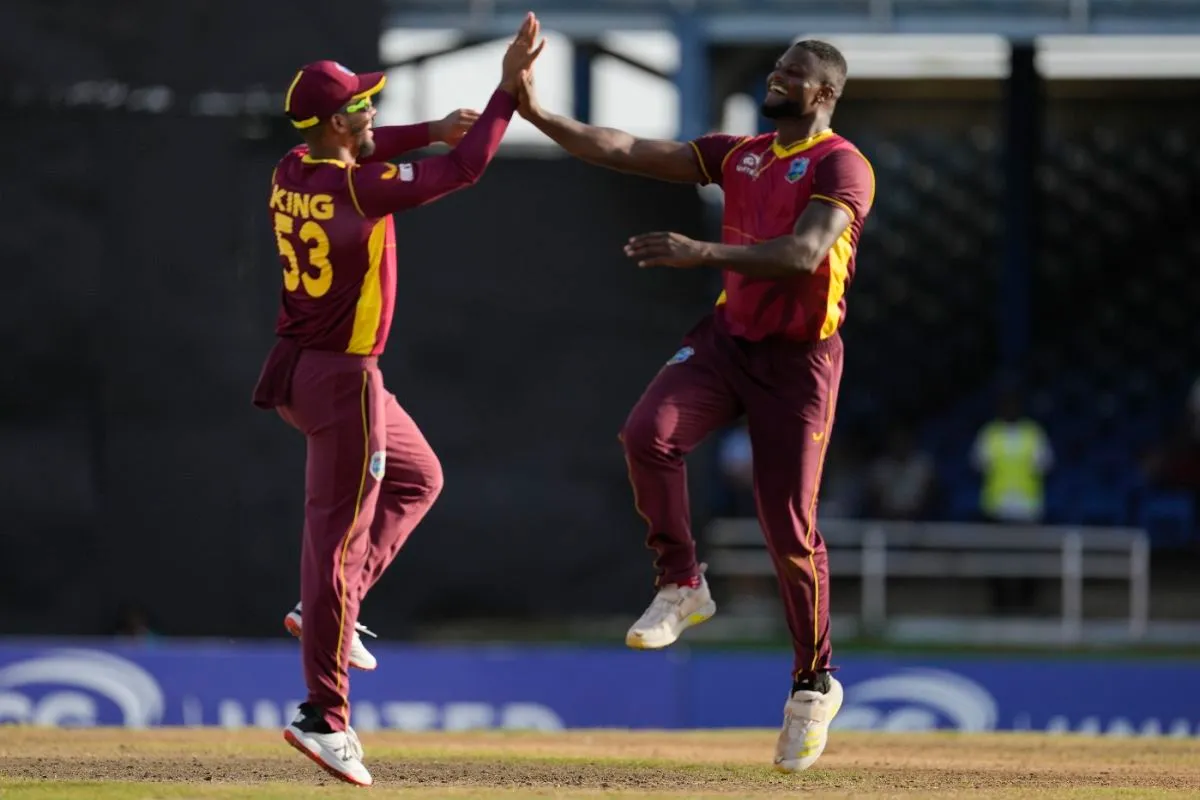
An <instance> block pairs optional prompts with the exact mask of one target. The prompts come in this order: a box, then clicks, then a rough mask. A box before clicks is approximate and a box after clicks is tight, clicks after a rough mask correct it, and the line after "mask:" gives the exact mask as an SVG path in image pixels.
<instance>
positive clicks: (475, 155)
mask: <svg viewBox="0 0 1200 800" xmlns="http://www.w3.org/2000/svg"><path fill="white" fill-rule="evenodd" d="M539 30H540V26H539V23H538V21H537V19H536V18H535V17H534V15H533V14H529V15H527V16H526V18H525V20H524V22H523V23H522V25H521V28H520V30H519V31H518V33H517V36H516V38H515V39H514V40H513V42H512V43H511V44H510V45H509V48H508V50H507V52H506V53H505V54H504V58H503V64H502V69H501V79H500V85H499V87H498V88H497V89H496V91H495V92H494V93H493V94H492V97H491V99H490V100H489V102H488V104H487V106H486V108H484V110H483V112H482V113H481V114H479V115H477V116H476V115H475V114H473V113H471V112H456V114H452V115H451V116H450V117H448V118H447V119H445V120H442V121H441V123H439V124H434V125H432V126H431V125H425V126H411V127H396V128H380V129H378V130H376V129H374V128H373V127H372V121H373V119H374V117H375V109H374V107H373V105H372V99H371V98H372V97H373V96H374V95H375V94H376V93H377V92H379V90H380V89H382V88H383V85H384V75H383V73H371V74H364V75H355V74H354V73H352V72H351V71H350V70H348V69H346V68H345V67H343V66H341V65H340V64H337V63H334V62H332V61H318V62H315V63H312V64H309V65H307V66H305V67H304V68H303V69H301V70H300V71H299V72H298V73H297V74H296V77H295V78H294V79H293V81H292V83H291V86H290V87H289V88H288V91H287V96H286V100H285V111H286V113H287V115H288V117H290V119H291V120H292V124H293V125H294V126H295V127H296V129H297V130H298V131H299V133H300V135H301V136H302V137H303V139H304V144H303V145H300V146H298V147H296V148H295V149H293V150H292V151H290V152H289V153H288V154H287V155H285V156H284V157H283V159H282V160H281V161H280V162H279V164H278V165H277V167H276V168H275V172H274V175H273V176H272V178H271V192H270V200H269V202H270V216H271V221H272V224H273V226H274V231H275V238H276V241H277V243H278V248H279V261H280V265H281V266H282V269H283V289H282V305H281V308H280V312H279V317H278V321H277V324H276V334H277V336H278V341H277V343H276V345H275V346H274V347H273V348H272V350H271V352H270V354H269V355H268V356H267V359H266V362H265V363H264V365H263V368H262V373H261V375H260V377H259V381H258V384H257V386H256V387H255V391H254V404H255V405H256V406H257V407H259V408H263V409H275V410H276V411H277V412H278V413H279V415H280V416H281V417H283V419H284V420H285V421H287V422H288V423H289V424H290V425H292V426H293V427H295V428H296V429H298V430H299V431H301V432H302V433H303V434H304V436H305V438H306V440H307V445H308V456H307V468H306V478H305V515H304V545H303V554H302V557H301V581H300V598H301V605H299V606H297V607H296V608H295V609H294V610H293V611H292V612H291V613H290V614H288V615H287V620H286V624H287V626H288V628H289V630H291V631H292V632H293V633H294V634H297V635H300V640H301V651H302V654H303V661H304V677H305V681H306V683H307V685H308V698H307V700H306V701H305V702H304V703H303V704H301V706H300V711H299V714H298V715H297V717H296V719H295V720H294V721H293V722H292V723H291V724H290V725H289V726H288V727H287V728H286V729H285V731H284V737H285V739H286V740H287V741H288V742H289V743H290V744H291V745H292V746H293V747H295V748H296V749H298V750H300V751H301V752H302V753H304V754H305V755H307V756H309V757H310V758H311V759H312V760H313V761H315V762H316V763H317V764H319V765H320V766H322V767H323V768H324V769H325V770H327V771H328V772H329V773H331V774H332V775H334V776H335V777H337V778H340V779H341V780H343V781H346V782H347V783H352V784H356V785H359V786H369V785H370V784H371V774H370V772H368V771H367V768H366V767H365V766H364V765H363V760H362V759H363V752H362V745H361V743H360V742H359V740H358V737H357V735H356V734H355V733H354V730H353V729H352V728H351V727H350V703H349V677H348V674H347V671H348V668H349V666H350V665H351V664H354V665H355V666H358V667H362V668H366V669H370V668H373V667H374V666H375V659H374V657H372V656H371V655H370V653H368V652H367V651H366V649H365V648H364V647H363V646H362V643H361V640H360V638H359V637H358V634H357V632H356V626H357V624H358V610H359V605H360V603H361V602H362V599H363V597H364V596H365V595H366V593H367V592H368V591H369V590H370V588H371V586H373V585H374V583H375V582H376V581H377V580H379V578H380V576H381V575H382V574H383V572H384V570H386V569H387V567H388V565H389V564H390V563H391V562H392V559H393V558H395V556H396V553H397V551H398V550H399V549H400V547H401V546H402V545H403V544H404V541H405V539H406V538H407V537H408V535H409V534H410V533H412V530H413V528H414V527H416V525H417V523H418V522H420V520H421V519H422V517H424V516H425V513H426V512H427V511H428V510H429V508H430V506H431V505H433V502H434V500H435V499H436V498H437V496H438V493H439V492H440V491H441V488H442V470H441V465H440V464H439V463H438V459H437V456H435V455H434V452H433V450H432V449H431V448H430V446H429V443H428V442H426V440H425V437H424V436H423V435H422V434H421V431H420V430H419V429H418V427H417V426H416V424H415V423H414V422H413V420H412V419H411V418H410V417H409V416H408V414H406V413H405V411H404V409H402V408H401V407H400V404H399V403H398V402H397V400H396V398H395V396H394V395H392V394H391V393H390V392H389V391H388V390H387V389H386V388H385V386H384V382H383V376H382V375H381V373H380V371H379V366H378V358H379V355H380V353H382V352H383V349H384V346H385V344H386V343H387V337H388V332H389V329H390V327H391V322H392V310H393V306H394V303H395V294H396V240H395V231H394V226H393V221H392V214H393V213H395V212H397V211H404V210H406V209H410V208H416V207H417V206H421V205H424V204H426V203H430V202H432V201H434V200H436V199H438V198H440V197H444V196H445V195H447V194H450V193H451V192H454V191H456V190H459V189H462V188H465V187H467V186H470V185H471V184H473V183H475V182H476V181H478V180H479V178H480V177H481V176H482V174H483V172H484V170H485V169H486V168H487V166H488V164H489V162H490V161H491V159H492V157H493V156H494V155H495V153H496V150H497V148H498V147H499V145H500V140H501V138H503V136H504V132H505V130H506V129H507V128H508V124H509V121H510V120H511V119H512V115H513V112H514V111H515V110H516V106H517V100H516V95H517V93H518V90H519V83H520V76H521V73H522V72H523V71H525V70H528V69H529V68H530V67H531V66H532V64H533V62H534V60H535V59H536V58H537V56H538V54H539V53H540V52H541V48H542V46H543V45H544V42H543V43H542V44H537V45H535V42H536V41H537V39H538V34H539ZM435 137H437V138H442V139H443V140H445V141H449V142H451V143H454V142H456V141H457V147H456V148H455V149H454V150H453V151H452V152H451V153H449V154H447V155H440V156H436V157H432V158H428V159H425V160H422V161H419V162H416V163H401V164H394V163H391V162H390V161H389V159H392V158H395V157H397V156H399V155H400V154H401V153H403V152H404V151H406V150H411V149H413V148H416V147H421V146H424V145H427V144H429V141H430V140H431V139H432V138H435ZM301 608H303V617H301ZM301 631H302V635H301Z"/></svg>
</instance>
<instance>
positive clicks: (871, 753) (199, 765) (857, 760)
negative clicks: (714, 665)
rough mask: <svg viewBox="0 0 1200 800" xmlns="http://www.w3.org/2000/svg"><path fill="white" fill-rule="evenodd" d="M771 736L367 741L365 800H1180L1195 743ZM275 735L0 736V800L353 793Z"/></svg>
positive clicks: (18, 731) (1195, 780)
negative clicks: (776, 749) (791, 756)
mask: <svg viewBox="0 0 1200 800" xmlns="http://www.w3.org/2000/svg"><path fill="white" fill-rule="evenodd" d="M774 740H775V732H774V731H758V730H754V731H695V732H691V731H689V732H630V731H572V732H566V733H558V734H545V733H510V732H491V731H489V732H478V733H474V732H473V733H419V734H406V733H395V732H386V733H384V732H380V733H371V734H366V735H364V736H363V744H364V746H365V748H366V751H367V764H368V767H369V768H370V769H371V771H372V773H373V774H374V776H375V786H374V787H373V788H372V789H370V790H369V791H370V792H371V793H372V794H373V795H374V796H378V797H413V798H432V797H452V798H466V797H469V798H516V797H566V798H578V797H620V798H666V797H691V798H695V797H791V796H795V795H797V794H798V793H803V795H804V796H806V797H853V798H867V799H870V798H894V797H932V798H942V797H947V798H948V797H965V796H969V797H970V798H972V800H986V799H987V798H1017V797H1021V798H1029V797H1033V798H1045V799H1046V800H1049V799H1050V798H1132V797H1180V798H1182V797H1195V796H1196V794H1197V791H1198V788H1197V787H1200V748H1198V747H1197V746H1196V742H1195V741H1194V740H1193V741H1188V740H1166V739H1112V738H1085V737H1079V736H1045V735H1040V734H966V735H962V734H917V735H911V736H902V735H890V734H874V733H836V734H835V735H834V737H833V739H832V740H831V742H830V746H829V749H828V750H827V751H826V753H825V756H824V757H823V758H822V759H821V761H820V762H818V764H817V767H815V768H814V769H812V770H810V771H808V772H806V773H803V774H800V775H780V774H777V773H775V772H773V771H772V770H771V769H770V757H771V752H772V747H773V744H774ZM361 791H363V790H361V789H355V788H353V787H350V786H346V785H344V784H340V783H338V782H336V781H334V780H332V779H330V778H328V777H327V776H326V775H325V773H323V772H321V771H320V770H319V769H317V767H315V766H314V765H312V764H311V762H309V761H308V760H307V759H305V758H304V757H303V756H301V755H300V754H299V753H296V752H295V751H294V750H292V749H291V748H290V747H288V746H287V745H286V744H285V743H284V742H283V739H282V736H281V735H280V733H279V732H276V731H257V730H255V731H238V732H224V731H219V730H211V729H205V730H186V729H157V730H154V731H142V732H129V731H125V730H118V729H89V730H73V731H64V730H52V729H42V728H25V727H0V798H4V800H10V799H11V800H16V798H46V799H47V800H49V798H54V799H55V800H59V799H61V800H73V799H74V798H81V799H82V798H88V800H149V799H150V798H154V800H159V799H160V798H267V799H268V800H274V799H275V798H279V799H280V800H283V798H287V799H288V800H292V799H293V798H313V797H330V796H338V795H341V794H351V793H355V792H361Z"/></svg>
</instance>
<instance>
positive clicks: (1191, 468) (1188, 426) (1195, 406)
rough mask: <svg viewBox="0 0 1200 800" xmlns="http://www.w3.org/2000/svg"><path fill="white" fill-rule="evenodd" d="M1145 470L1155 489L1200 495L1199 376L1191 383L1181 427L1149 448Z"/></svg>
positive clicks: (1143, 464)
mask: <svg viewBox="0 0 1200 800" xmlns="http://www.w3.org/2000/svg"><path fill="white" fill-rule="evenodd" d="M1142 470H1143V472H1144V473H1145V475H1146V479H1147V480H1148V481H1149V483H1150V484H1151V485H1152V486H1154V488H1156V489H1168V490H1171V489H1174V490H1182V491H1187V492H1192V493H1194V494H1197V495H1200V379H1197V380H1196V382H1195V383H1194V384H1192V390H1191V393H1190V394H1189V396H1188V402H1187V406H1186V408H1185V411H1184V415H1183V418H1182V419H1181V420H1180V421H1179V424H1178V426H1177V427H1176V428H1175V429H1173V430H1172V431H1170V432H1169V433H1168V434H1167V435H1166V436H1165V437H1164V438H1163V440H1162V441H1160V442H1159V443H1158V445H1157V446H1156V447H1155V448H1154V449H1153V450H1151V451H1150V453H1149V454H1148V456H1147V457H1146V458H1145V460H1144V461H1143V462H1142Z"/></svg>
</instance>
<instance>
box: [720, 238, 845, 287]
mask: <svg viewBox="0 0 1200 800" xmlns="http://www.w3.org/2000/svg"><path fill="white" fill-rule="evenodd" d="M701 252H702V254H703V255H702V263H703V264H704V265H705V266H708V267H719V268H721V269H727V270H729V271H730V272H736V273H738V274H739V275H745V276H746V277H748V278H787V277H790V276H792V275H800V274H805V273H812V272H816V270H817V267H818V266H820V264H821V261H822V260H823V259H824V257H825V253H820V252H816V251H814V250H813V248H812V247H811V246H807V245H806V243H805V242H804V241H802V240H801V239H800V238H799V237H797V236H781V237H779V238H778V239H771V240H769V241H766V242H761V243H759V244H750V245H740V244H717V243H715V242H705V243H704V246H703V248H702V251H701ZM826 252H828V251H826Z"/></svg>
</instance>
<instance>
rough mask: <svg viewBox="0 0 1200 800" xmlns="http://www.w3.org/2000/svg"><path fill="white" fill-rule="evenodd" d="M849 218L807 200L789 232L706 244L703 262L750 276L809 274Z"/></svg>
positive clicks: (834, 207)
mask: <svg viewBox="0 0 1200 800" xmlns="http://www.w3.org/2000/svg"><path fill="white" fill-rule="evenodd" d="M851 221H852V220H851V217H850V214H848V213H847V212H846V211H845V209H843V208H842V207H841V206H838V205H833V204H831V203H826V202H820V201H818V202H815V203H809V204H808V206H807V207H806V208H805V209H804V211H803V213H801V214H800V218H799V219H797V220H796V226H795V228H794V229H793V232H792V233H791V235H788V236H780V237H778V238H775V239H770V240H768V241H765V242H759V243H757V244H750V245H728V244H708V245H707V246H706V247H705V248H704V253H705V257H704V262H703V263H705V264H706V265H709V266H714V267H721V268H723V269H727V270H730V271H731V272H737V273H739V274H741V275H745V276H747V277H750V278H786V277H788V276H790V275H801V274H810V273H813V272H816V271H817V268H818V267H820V266H821V262H823V261H824V260H825V256H827V255H828V254H829V251H830V249H832V248H833V245H834V243H836V242H837V240H838V237H839V236H841V235H842V233H843V232H844V231H845V230H846V228H847V227H848V226H849V225H850V223H851Z"/></svg>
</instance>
